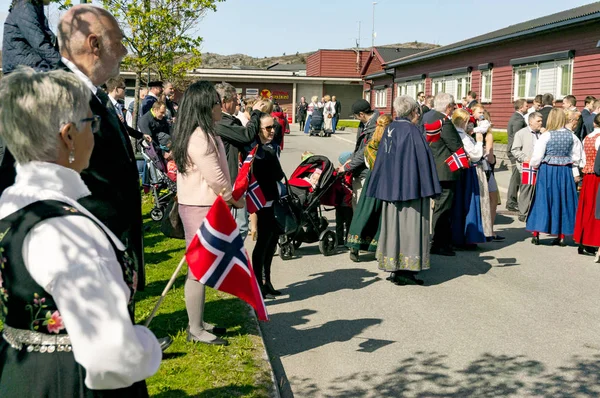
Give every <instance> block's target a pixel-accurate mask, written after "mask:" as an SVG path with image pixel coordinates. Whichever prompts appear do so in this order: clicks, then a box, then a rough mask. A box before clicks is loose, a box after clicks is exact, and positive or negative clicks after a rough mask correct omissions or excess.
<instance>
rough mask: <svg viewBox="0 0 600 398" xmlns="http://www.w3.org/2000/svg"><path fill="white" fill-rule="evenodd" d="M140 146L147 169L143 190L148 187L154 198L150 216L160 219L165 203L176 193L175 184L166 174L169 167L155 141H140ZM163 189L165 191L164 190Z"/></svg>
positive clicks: (155, 219) (156, 219) (163, 212)
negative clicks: (146, 178) (146, 179)
mask: <svg viewBox="0 0 600 398" xmlns="http://www.w3.org/2000/svg"><path fill="white" fill-rule="evenodd" d="M140 146H141V149H142V156H143V157H144V159H145V160H146V167H147V169H148V173H147V175H148V181H147V182H146V184H147V185H145V190H146V187H148V190H151V191H152V196H153V198H154V207H153V208H152V210H151V211H150V217H151V218H152V219H153V220H154V221H161V220H162V219H163V216H164V214H165V209H166V207H167V204H168V203H169V201H170V200H171V198H172V197H173V196H175V194H176V193H177V184H176V182H175V181H174V180H173V179H172V178H171V177H172V176H169V175H168V174H167V173H168V170H169V169H168V166H167V162H166V160H165V157H164V154H163V151H162V150H161V148H160V147H159V146H158V145H157V144H156V143H154V142H147V141H142V142H141V144H140ZM167 149H168V148H167ZM176 173H177V172H176V171H175V174H176ZM165 190H166V192H164V191H165Z"/></svg>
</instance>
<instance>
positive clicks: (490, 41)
mask: <svg viewBox="0 0 600 398" xmlns="http://www.w3.org/2000/svg"><path fill="white" fill-rule="evenodd" d="M596 19H600V11H599V12H595V13H593V14H589V15H583V16H581V17H576V18H573V19H568V20H566V21H559V22H554V23H551V24H548V25H542V26H538V27H535V28H531V29H526V30H523V31H520V32H517V33H511V34H509V35H503V36H499V37H495V38H492V39H487V40H482V41H479V42H476V43H471V44H466V45H463V46H459V47H455V48H450V49H447V50H441V51H437V52H433V53H430V54H423V55H420V56H419V55H417V56H416V57H414V58H411V59H406V58H408V57H404V58H400V59H398V60H395V61H391V62H389V63H388V64H387V67H388V68H395V67H397V66H401V65H408V64H412V63H415V62H420V61H426V60H428V59H432V58H436V57H440V56H443V55H447V54H452V53H458V52H460V51H465V50H470V49H473V48H477V47H483V46H486V45H489V44H494V43H497V42H501V41H504V40H509V39H516V38H518V37H521V36H525V35H529V34H532V33H539V32H544V31H547V30H551V29H556V28H560V27H564V26H569V25H573V24H576V23H580V22H588V21H593V20H596ZM450 45H451V44H449V46H450ZM443 48H444V47H440V49H443Z"/></svg>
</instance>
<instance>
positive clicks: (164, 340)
mask: <svg viewBox="0 0 600 398" xmlns="http://www.w3.org/2000/svg"><path fill="white" fill-rule="evenodd" d="M157 340H158V344H160V350H161V351H162V352H165V351H166V350H167V349H168V348H169V347H171V344H173V339H172V338H170V337H169V336H167V337H161V338H160V339H157Z"/></svg>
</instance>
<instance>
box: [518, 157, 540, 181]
mask: <svg viewBox="0 0 600 398" xmlns="http://www.w3.org/2000/svg"><path fill="white" fill-rule="evenodd" d="M537 173H538V169H537V168H535V167H533V166H530V165H529V163H528V162H524V163H523V175H522V176H521V183H522V184H523V185H535V181H536V179H537Z"/></svg>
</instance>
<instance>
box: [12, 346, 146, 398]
mask: <svg viewBox="0 0 600 398" xmlns="http://www.w3.org/2000/svg"><path fill="white" fill-rule="evenodd" d="M84 381H85V369H84V368H83V367H82V366H81V365H79V364H78V363H77V362H75V357H74V356H73V353H72V352H53V353H40V352H35V351H34V352H27V350H26V349H22V350H16V349H14V348H12V347H11V346H10V345H9V344H8V343H7V342H6V341H5V340H4V339H2V340H1V342H0V397H2V398H42V397H43V398H65V397H69V398H71V397H78V398H99V397H106V398H109V397H110V398H126V397H127V398H129V397H131V398H146V397H148V389H147V388H146V382H145V381H144V380H142V381H140V382H137V383H135V384H134V385H132V386H130V387H127V388H121V389H118V390H90V389H89V388H87V387H86V386H85V383H84Z"/></svg>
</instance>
